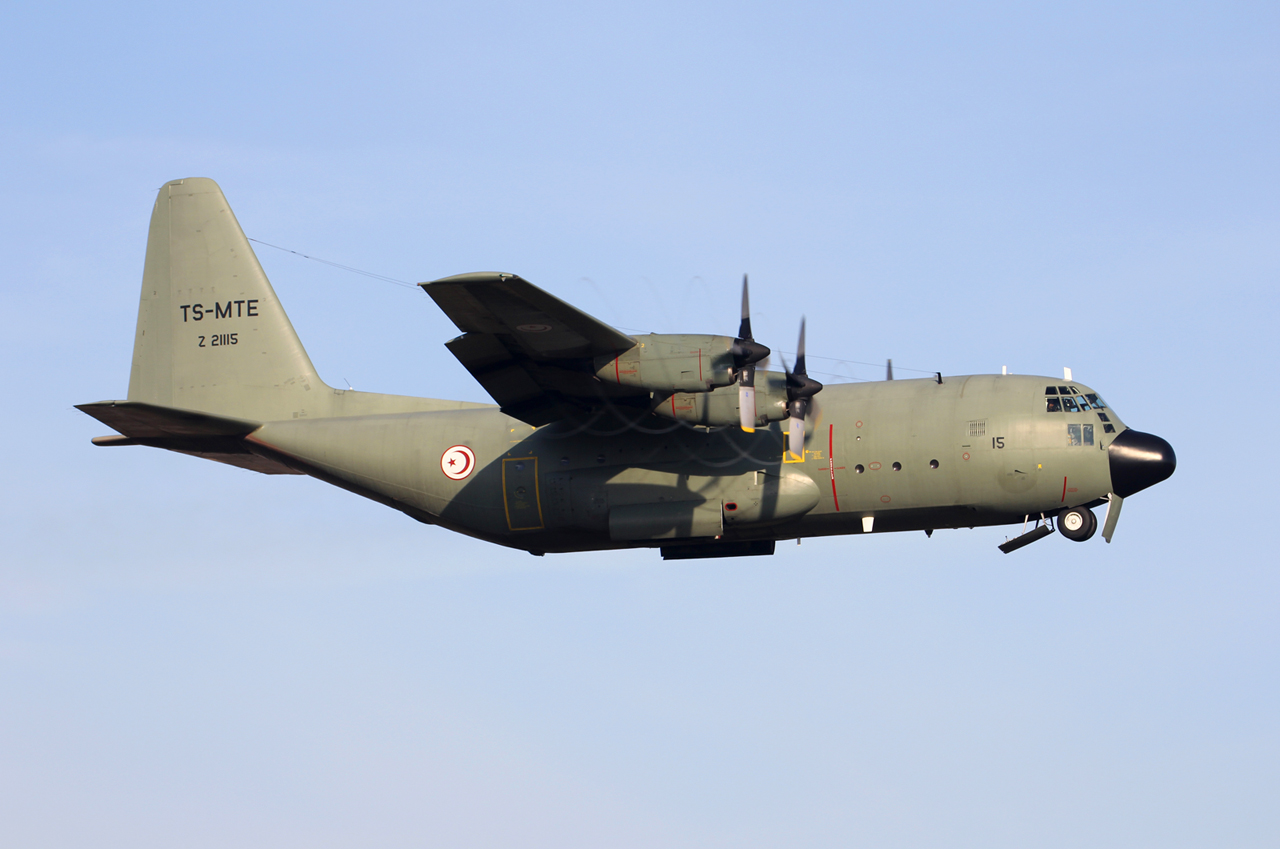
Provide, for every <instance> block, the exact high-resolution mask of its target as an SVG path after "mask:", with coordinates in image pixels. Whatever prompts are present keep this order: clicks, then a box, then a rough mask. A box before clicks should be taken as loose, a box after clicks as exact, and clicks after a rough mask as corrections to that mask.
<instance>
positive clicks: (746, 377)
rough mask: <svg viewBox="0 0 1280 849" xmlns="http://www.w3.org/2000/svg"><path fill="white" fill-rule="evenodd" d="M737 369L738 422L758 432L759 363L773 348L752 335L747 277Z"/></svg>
mask: <svg viewBox="0 0 1280 849" xmlns="http://www.w3.org/2000/svg"><path fill="white" fill-rule="evenodd" d="M732 350H733V367H734V370H735V371H736V372H737V375H738V422H739V424H741V425H742V429H743V430H745V431H746V432H747V433H752V432H754V431H755V429H756V363H758V362H760V361H761V360H763V359H764V358H765V357H767V356H769V349H768V348H766V347H765V346H764V345H761V344H760V343H759V342H757V341H756V340H755V339H754V338H752V336H751V300H750V296H749V295H748V292H747V275H745V274H744V275H742V323H741V324H739V325H738V338H737V339H734V340H733V349H732Z"/></svg>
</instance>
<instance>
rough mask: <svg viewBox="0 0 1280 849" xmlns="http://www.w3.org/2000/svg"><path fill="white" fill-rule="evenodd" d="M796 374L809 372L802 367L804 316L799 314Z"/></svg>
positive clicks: (803, 374) (804, 374) (803, 375)
mask: <svg viewBox="0 0 1280 849" xmlns="http://www.w3.org/2000/svg"><path fill="white" fill-rule="evenodd" d="M796 374H798V375H800V376H801V377H805V376H806V375H808V374H809V372H807V371H805V368H804V316H800V341H799V342H797V343H796Z"/></svg>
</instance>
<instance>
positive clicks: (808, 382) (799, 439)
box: [783, 318, 822, 457]
mask: <svg viewBox="0 0 1280 849" xmlns="http://www.w3.org/2000/svg"><path fill="white" fill-rule="evenodd" d="M783 366H784V368H785V366H786V363H785V362H784V363H783ZM821 391H822V384H821V383H819V382H818V381H816V380H814V379H813V378H811V377H809V374H808V372H807V371H806V370H805V363H804V319H803V318H801V319H800V341H799V343H798V344H797V345H796V367H795V369H787V413H788V414H789V415H790V417H791V420H790V424H788V425H787V450H788V451H790V452H791V453H792V454H794V455H795V456H797V457H803V456H804V417H805V416H806V415H808V413H809V401H810V399H811V398H813V396H814V395H817V394H818V393H819V392H821Z"/></svg>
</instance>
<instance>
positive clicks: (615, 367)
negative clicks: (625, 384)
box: [613, 357, 622, 386]
mask: <svg viewBox="0 0 1280 849" xmlns="http://www.w3.org/2000/svg"><path fill="white" fill-rule="evenodd" d="M619 359H621V358H620V357H614V358H613V376H614V377H616V378H617V379H618V385H619V386H621V385H622V375H620V374H618V360H619Z"/></svg>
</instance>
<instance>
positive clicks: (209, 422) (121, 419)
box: [76, 401, 262, 439]
mask: <svg viewBox="0 0 1280 849" xmlns="http://www.w3.org/2000/svg"><path fill="white" fill-rule="evenodd" d="M76 409H77V410H80V411H81V412H84V413H88V414H89V415H91V416H93V417H94V418H95V419H97V420H98V421H100V422H102V423H103V424H104V425H106V426H107V427H111V428H115V429H116V430H118V431H119V432H120V433H123V434H124V435H125V436H129V437H133V438H134V439H157V438H163V437H168V436H247V435H248V434H250V433H253V432H254V431H255V430H257V429H258V428H260V427H262V425H261V423H259V422H250V421H245V420H243V419H233V418H227V417H225V416H211V415H209V414H208V413H197V412H195V411H193V410H179V409H177V408H175V407H161V406H157V405H156V404H144V403H142V402H140V401H98V402H97V403H95V404H77V405H76Z"/></svg>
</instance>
